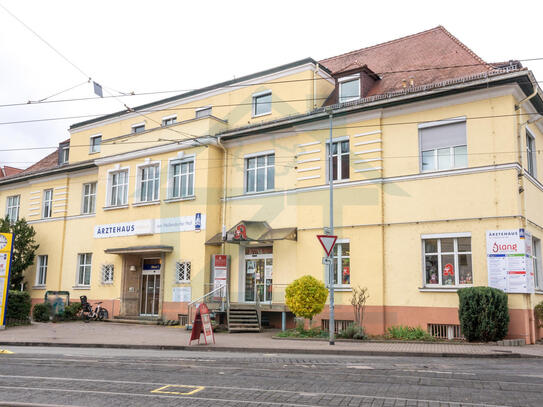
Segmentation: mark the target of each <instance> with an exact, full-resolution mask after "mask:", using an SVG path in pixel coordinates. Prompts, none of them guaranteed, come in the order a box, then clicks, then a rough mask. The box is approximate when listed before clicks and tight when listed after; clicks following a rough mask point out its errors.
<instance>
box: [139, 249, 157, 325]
mask: <svg viewBox="0 0 543 407" xmlns="http://www.w3.org/2000/svg"><path fill="white" fill-rule="evenodd" d="M161 263H162V262H161V259H143V267H142V276H141V277H142V278H141V291H140V292H141V299H140V315H145V316H158V311H159V304H160V272H161V269H162V264H161Z"/></svg>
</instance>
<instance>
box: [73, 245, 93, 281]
mask: <svg viewBox="0 0 543 407" xmlns="http://www.w3.org/2000/svg"><path fill="white" fill-rule="evenodd" d="M91 267H92V253H79V254H78V255H77V285H78V286H90V279H91Z"/></svg>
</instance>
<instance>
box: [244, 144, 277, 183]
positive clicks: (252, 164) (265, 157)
mask: <svg viewBox="0 0 543 407" xmlns="http://www.w3.org/2000/svg"><path fill="white" fill-rule="evenodd" d="M274 188H275V154H274V153H271V154H269V153H268V154H266V153H264V154H259V155H251V156H246V157H245V192H261V191H269V190H272V189H274Z"/></svg>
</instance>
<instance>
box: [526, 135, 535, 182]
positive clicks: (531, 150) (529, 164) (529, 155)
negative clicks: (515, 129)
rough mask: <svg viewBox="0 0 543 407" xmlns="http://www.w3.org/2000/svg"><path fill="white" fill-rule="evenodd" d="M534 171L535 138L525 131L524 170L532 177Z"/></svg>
mask: <svg viewBox="0 0 543 407" xmlns="http://www.w3.org/2000/svg"><path fill="white" fill-rule="evenodd" d="M536 169H537V167H536V149H535V137H534V136H533V135H532V133H530V131H529V130H528V129H526V170H527V171H528V173H529V174H530V175H531V176H532V177H535V176H536Z"/></svg>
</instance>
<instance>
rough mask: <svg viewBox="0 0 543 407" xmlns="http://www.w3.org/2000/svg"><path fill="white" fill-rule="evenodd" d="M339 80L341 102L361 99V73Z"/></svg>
mask: <svg viewBox="0 0 543 407" xmlns="http://www.w3.org/2000/svg"><path fill="white" fill-rule="evenodd" d="M338 82H339V103H343V102H349V101H350V100H356V99H360V75H359V74H357V75H351V76H347V77H344V78H340V79H339V80H338Z"/></svg>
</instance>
